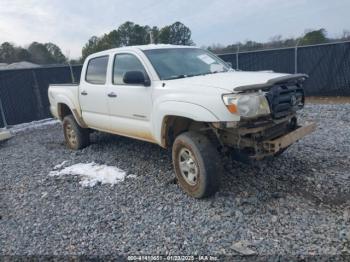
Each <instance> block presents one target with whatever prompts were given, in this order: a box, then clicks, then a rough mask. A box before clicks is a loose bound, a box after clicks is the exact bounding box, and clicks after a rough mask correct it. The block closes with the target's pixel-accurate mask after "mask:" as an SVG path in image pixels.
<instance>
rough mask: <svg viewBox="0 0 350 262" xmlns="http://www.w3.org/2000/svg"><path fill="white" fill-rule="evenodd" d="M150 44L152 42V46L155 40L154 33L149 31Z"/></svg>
mask: <svg viewBox="0 0 350 262" xmlns="http://www.w3.org/2000/svg"><path fill="white" fill-rule="evenodd" d="M149 42H150V44H154V39H153V32H152V30H150V31H149Z"/></svg>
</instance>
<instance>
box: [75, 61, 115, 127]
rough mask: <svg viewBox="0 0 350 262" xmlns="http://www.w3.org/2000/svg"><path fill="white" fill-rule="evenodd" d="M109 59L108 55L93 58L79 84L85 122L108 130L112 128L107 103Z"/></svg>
mask: <svg viewBox="0 0 350 262" xmlns="http://www.w3.org/2000/svg"><path fill="white" fill-rule="evenodd" d="M108 60H109V56H108V55H104V56H99V57H93V58H91V59H90V60H89V61H88V63H87V66H86V68H85V69H83V72H86V74H85V77H84V79H81V80H80V86H79V102H80V107H81V110H82V116H83V119H84V121H85V123H86V124H87V125H88V126H89V127H92V128H95V129H99V130H106V131H107V130H108V129H109V128H110V125H109V109H108V103H107V89H108V85H107V68H108ZM84 70H85V71H84Z"/></svg>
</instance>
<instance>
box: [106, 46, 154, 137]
mask: <svg viewBox="0 0 350 262" xmlns="http://www.w3.org/2000/svg"><path fill="white" fill-rule="evenodd" d="M113 59H114V60H113V68H112V81H111V83H110V84H109V87H108V98H107V100H108V107H109V114H110V125H111V131H112V132H114V133H117V134H121V135H125V136H129V137H135V138H138V139H141V140H146V141H154V139H153V136H152V132H151V128H152V126H151V121H150V120H151V119H150V118H151V110H152V88H151V86H145V85H143V84H127V83H124V81H123V77H124V75H125V73H126V72H128V71H141V72H143V73H144V75H145V76H146V77H148V74H147V72H146V70H145V67H144V65H143V64H142V62H141V59H140V58H139V57H138V56H137V54H134V53H131V52H130V53H129V52H125V53H117V54H115V56H114V58H113Z"/></svg>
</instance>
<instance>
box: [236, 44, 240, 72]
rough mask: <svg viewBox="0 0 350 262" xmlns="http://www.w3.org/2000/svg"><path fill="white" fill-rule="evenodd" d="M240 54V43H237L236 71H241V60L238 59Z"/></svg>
mask: <svg viewBox="0 0 350 262" xmlns="http://www.w3.org/2000/svg"><path fill="white" fill-rule="evenodd" d="M238 54H239V43H237V52H236V70H239V58H238Z"/></svg>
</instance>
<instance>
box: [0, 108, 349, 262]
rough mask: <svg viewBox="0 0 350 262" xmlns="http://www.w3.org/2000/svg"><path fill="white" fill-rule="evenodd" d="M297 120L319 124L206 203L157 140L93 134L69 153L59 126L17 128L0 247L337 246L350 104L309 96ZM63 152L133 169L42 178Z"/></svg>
mask: <svg viewBox="0 0 350 262" xmlns="http://www.w3.org/2000/svg"><path fill="white" fill-rule="evenodd" d="M301 117H302V119H303V120H311V121H316V122H317V123H318V129H317V131H316V132H315V133H313V134H312V135H310V136H308V137H306V138H305V139H303V140H302V141H300V142H298V143H297V144H295V145H293V146H292V147H291V148H290V149H288V150H287V151H286V152H285V153H284V154H283V155H281V156H280V157H278V158H275V159H272V160H264V161H262V162H255V163H252V164H251V165H246V164H242V163H234V164H233V166H232V168H227V171H226V173H225V175H224V177H223V178H222V187H221V191H220V192H219V193H217V194H216V195H215V196H214V197H212V198H209V199H205V200H195V199H192V198H190V197H188V196H187V195H185V194H184V193H183V192H182V191H181V190H180V188H179V187H178V186H177V185H176V184H174V183H172V182H171V181H172V178H173V177H174V173H173V169H172V165H171V155H170V153H169V152H168V151H167V150H164V149H162V148H160V147H159V146H157V145H153V144H149V143H145V142H140V141H136V140H131V139H128V138H123V137H118V136H112V135H108V134H102V133H96V134H93V135H92V142H93V143H92V145H91V146H89V147H88V148H86V149H84V150H82V151H79V152H74V151H70V150H68V149H66V147H65V145H64V138H63V134H62V130H61V126H60V125H59V124H56V125H53V126H48V127H42V128H39V129H36V130H31V131H28V132H20V133H18V134H16V136H15V137H14V138H13V139H11V140H9V141H7V142H5V143H2V144H1V145H0V172H1V176H0V215H1V218H0V252H1V253H0V254H1V255H38V254H41V255H43V254H46V255H67V254H75V255H79V254H85V255H108V254H109V255H110V254H182V255H183V254H192V255H193V254H211V255H224V254H226V255H227V254H232V255H237V254H238V253H237V251H235V249H236V246H237V243H239V244H241V243H244V245H248V246H249V248H250V249H251V250H252V251H254V252H256V254H259V255H282V256H287V255H290V256H298V255H299V256H308V255H339V254H346V253H347V252H350V251H349V250H350V169H349V164H350V105H349V104H347V105H345V104H344V105H308V106H307V107H306V108H305V109H304V110H303V112H302V114H301ZM64 160H69V163H68V164H69V165H71V164H75V163H80V162H83V163H86V162H91V161H95V162H97V163H101V164H107V165H113V166H117V167H119V168H121V169H124V170H125V171H127V173H128V174H134V175H136V176H137V178H132V179H131V178H130V179H126V180H125V181H124V182H121V183H119V184H117V185H114V186H111V185H97V186H95V187H93V188H83V187H81V186H80V185H79V183H78V181H79V179H78V178H76V177H72V176H67V177H63V178H62V177H61V178H56V177H50V176H48V173H49V172H50V171H51V170H52V169H53V167H54V166H55V165H57V164H60V163H61V162H62V161H64ZM229 164H230V163H226V166H229Z"/></svg>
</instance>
